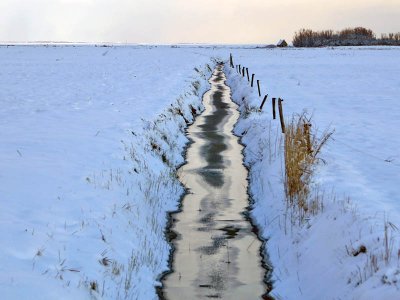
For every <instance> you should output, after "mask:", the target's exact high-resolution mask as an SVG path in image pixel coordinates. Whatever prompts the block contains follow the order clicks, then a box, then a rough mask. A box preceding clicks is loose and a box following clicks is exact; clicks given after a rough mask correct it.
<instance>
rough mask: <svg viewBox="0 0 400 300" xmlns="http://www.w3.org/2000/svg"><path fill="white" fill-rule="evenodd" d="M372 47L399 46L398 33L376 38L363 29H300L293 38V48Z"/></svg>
mask: <svg viewBox="0 0 400 300" xmlns="http://www.w3.org/2000/svg"><path fill="white" fill-rule="evenodd" d="M373 45H400V32H399V33H389V34H382V35H381V38H377V37H376V35H375V33H374V32H373V31H372V30H371V29H367V28H364V27H355V28H345V29H343V30H340V31H337V32H334V31H333V30H330V29H329V30H321V31H313V30H311V29H300V30H299V31H298V32H296V33H295V35H294V37H293V46H295V47H322V46H373Z"/></svg>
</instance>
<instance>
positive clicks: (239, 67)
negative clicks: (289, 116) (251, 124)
mask: <svg viewBox="0 0 400 300" xmlns="http://www.w3.org/2000/svg"><path fill="white" fill-rule="evenodd" d="M229 64H230V67H231V68H232V69H234V68H236V72H237V73H238V74H239V75H241V76H242V77H243V78H244V77H246V76H247V82H249V83H250V86H251V87H254V77H255V74H254V73H252V74H251V79H250V76H249V74H250V73H249V68H247V67H245V66H242V65H240V64H239V65H235V64H234V63H233V56H232V53H230V55H229ZM257 91H258V97H261V88H260V80H259V79H257ZM267 98H268V94H266V95H264V98H263V100H262V102H261V105H260V108H259V111H262V109H263V107H264V104H265V103H266V101H267ZM282 102H283V99H282V98H278V111H279V120H280V123H281V129H282V133H285V120H284V116H283V104H282ZM275 104H276V98H272V118H273V119H274V120H275V119H276V109H275V106H276V105H275Z"/></svg>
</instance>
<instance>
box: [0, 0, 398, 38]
mask: <svg viewBox="0 0 400 300" xmlns="http://www.w3.org/2000/svg"><path fill="white" fill-rule="evenodd" d="M354 26H364V27H368V28H371V29H372V30H373V31H374V32H375V33H377V34H378V35H380V34H381V33H388V32H400V0H329V1H328V0H213V1H212V0H0V41H3V42H5V41H15V42H28V41H31V42H33V41H64V42H120V43H150V44H160V43H162V44H165V43H166V44H169V43H218V44H227V43H228V44H242V43H246V44H252V43H255V44H264V43H276V42H277V40H279V39H281V38H284V39H286V40H288V41H289V42H290V41H291V40H292V37H293V34H294V32H295V31H298V30H299V29H301V28H310V29H314V30H321V29H333V30H339V29H343V28H346V27H354Z"/></svg>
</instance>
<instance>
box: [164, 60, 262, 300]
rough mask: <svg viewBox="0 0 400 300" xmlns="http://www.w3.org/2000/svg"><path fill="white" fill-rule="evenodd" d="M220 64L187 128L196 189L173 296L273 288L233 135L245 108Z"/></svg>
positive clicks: (171, 283) (167, 288) (181, 227)
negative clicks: (233, 94)
mask: <svg viewBox="0 0 400 300" xmlns="http://www.w3.org/2000/svg"><path fill="white" fill-rule="evenodd" d="M222 68H223V67H222V65H219V66H218V67H217V68H216V69H215V71H214V73H213V75H212V77H211V79H210V83H211V90H210V91H208V92H207V93H206V94H205V95H204V97H203V101H204V105H205V108H206V109H205V111H204V112H203V114H202V115H201V116H199V117H198V118H197V119H196V121H195V123H194V124H193V125H192V126H190V128H189V129H188V134H189V137H190V138H191V139H192V140H193V143H192V144H191V145H190V147H189V148H188V151H187V161H188V163H187V164H186V165H184V166H183V167H182V168H181V169H180V170H179V177H180V180H181V181H182V182H183V184H184V185H185V186H186V187H187V188H188V189H189V193H188V194H187V195H186V196H185V197H184V199H183V203H182V212H180V213H177V214H175V215H174V216H173V219H174V223H173V226H172V228H171V229H172V230H173V231H174V232H175V233H176V234H177V238H176V239H174V240H173V243H174V246H175V252H174V258H173V263H172V268H173V272H172V273H171V274H169V275H167V276H166V278H165V279H164V290H163V295H164V297H165V298H166V299H170V300H175V299H204V298H205V299H209V298H218V299H261V296H262V295H263V294H264V293H265V292H266V286H265V284H264V282H263V279H264V274H265V270H264V269H263V267H262V259H261V256H260V247H261V242H260V241H259V240H258V239H257V236H256V235H255V234H254V232H253V228H252V226H251V224H250V223H249V222H248V221H247V220H246V218H245V216H244V215H243V212H245V211H246V207H247V206H248V195H247V170H246V168H245V167H244V166H243V164H242V161H243V156H242V148H243V147H242V146H241V145H240V144H239V142H238V138H237V137H236V136H234V135H233V133H232V130H233V126H234V124H235V123H236V121H237V119H238V117H239V114H238V112H237V110H236V108H237V106H236V104H234V103H233V102H232V101H231V99H230V89H229V87H228V86H226V85H225V83H224V81H225V75H224V73H223V71H222Z"/></svg>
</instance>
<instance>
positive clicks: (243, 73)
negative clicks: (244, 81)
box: [242, 67, 246, 77]
mask: <svg viewBox="0 0 400 300" xmlns="http://www.w3.org/2000/svg"><path fill="white" fill-rule="evenodd" d="M244 70H246V68H245V67H243V70H242V76H243V77H244V75H245V72H244Z"/></svg>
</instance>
